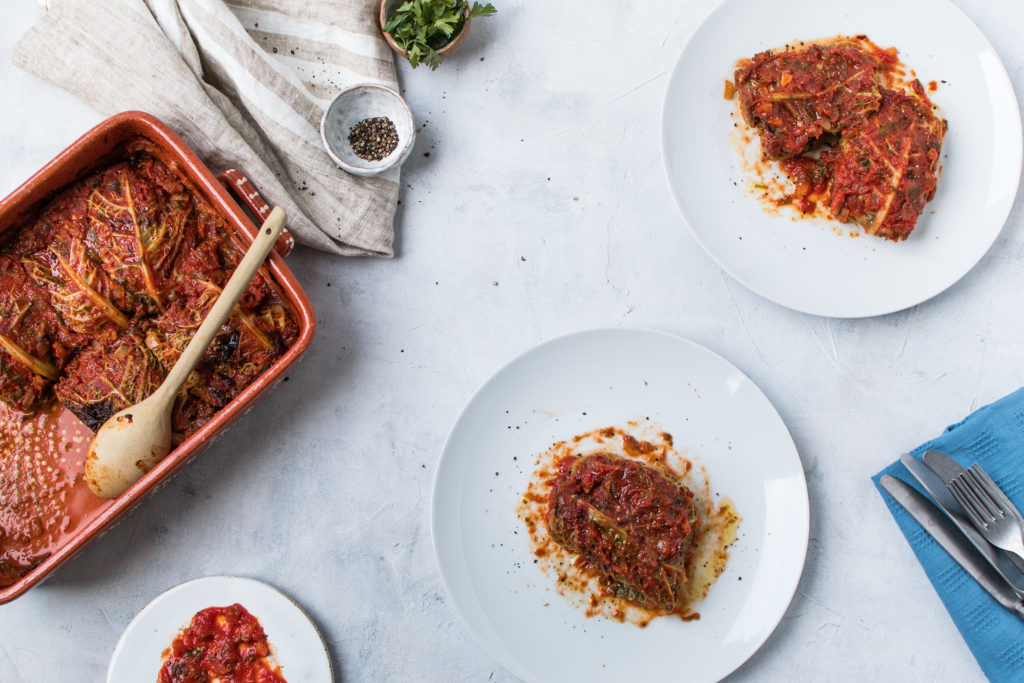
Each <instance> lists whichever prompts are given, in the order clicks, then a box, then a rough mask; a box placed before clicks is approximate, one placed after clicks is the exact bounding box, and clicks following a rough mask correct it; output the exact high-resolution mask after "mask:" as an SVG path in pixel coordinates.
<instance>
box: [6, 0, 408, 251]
mask: <svg viewBox="0 0 1024 683" xmlns="http://www.w3.org/2000/svg"><path fill="white" fill-rule="evenodd" d="M379 7H380V5H379V3H377V2H374V0H101V1H96V0H48V1H46V2H44V3H43V5H42V7H41V10H40V18H39V21H38V22H37V24H36V25H35V26H34V27H33V28H32V29H31V30H29V32H28V33H26V34H25V35H24V36H23V37H22V39H21V40H20V42H19V43H18V45H17V47H16V48H15V52H14V58H13V61H14V64H15V66H18V67H19V68H21V69H24V70H26V71H29V72H31V73H34V74H36V75H38V76H40V77H42V78H44V79H46V80H48V81H50V82H52V83H54V84H56V85H58V86H60V87H62V88H64V89H65V90H68V91H69V92H71V93H73V94H74V95H76V96H77V97H78V98H80V99H81V100H83V101H84V102H85V103H86V104H88V105H90V106H91V107H93V108H94V109H96V110H97V111H99V112H100V113H102V114H106V115H110V114H114V113H117V112H121V111H126V110H131V109H138V110H142V111H147V112H149V113H151V114H154V115H155V116H157V117H158V118H160V119H161V120H163V121H164V122H165V123H167V124H168V125H169V126H171V128H173V129H174V130H175V131H176V132H177V133H178V134H179V135H181V136H182V138H184V140H185V141H186V142H187V143H188V144H189V145H190V146H191V147H192V148H193V149H194V150H195V151H196V153H197V154H198V155H199V156H200V157H201V158H202V159H203V161H205V162H206V163H207V164H208V165H210V166H211V167H212V168H213V170H214V171H215V172H219V171H221V170H224V169H226V168H232V167H234V168H238V169H239V170H241V171H242V172H243V173H245V174H246V175H247V176H249V178H250V179H251V180H252V181H253V182H254V183H255V185H256V186H257V187H258V188H259V189H260V190H261V191H262V192H263V193H264V194H265V195H266V197H267V199H268V201H270V202H271V203H273V204H278V205H280V206H281V207H283V208H284V209H285V211H286V212H287V213H288V219H289V220H288V227H289V229H290V230H291V231H292V233H293V234H294V235H295V238H296V240H297V241H298V242H300V243H301V244H305V245H307V246H310V247H313V248H316V249H321V250H324V251H329V252H333V253H337V254H345V255H363V254H368V255H376V256H392V255H394V250H393V246H392V245H393V243H394V228H393V225H392V224H393V221H394V214H395V208H396V204H397V201H398V171H397V170H393V171H389V172H388V173H387V174H385V175H382V176H378V177H374V178H361V177H356V176H352V175H349V174H348V173H346V172H344V171H342V170H341V169H339V168H338V167H337V166H336V165H335V164H334V162H332V161H331V159H330V157H328V156H327V153H326V152H325V151H324V149H323V147H322V145H321V141H320V117H321V115H322V114H323V111H324V109H325V108H326V106H327V104H328V103H329V102H330V100H331V98H332V97H333V96H334V95H335V94H336V93H337V92H338V90H340V89H341V88H342V87H344V86H347V85H351V84H353V83H359V82H377V83H383V84H386V85H390V86H391V87H396V85H397V83H396V78H395V66H394V62H393V61H392V56H391V50H390V49H389V48H388V46H387V43H385V42H384V40H383V37H382V36H381V33H380V27H379V25H378V23H377V11H378V10H379Z"/></svg>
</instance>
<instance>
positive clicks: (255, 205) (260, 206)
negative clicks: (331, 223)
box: [217, 168, 295, 258]
mask: <svg viewBox="0 0 1024 683" xmlns="http://www.w3.org/2000/svg"><path fill="white" fill-rule="evenodd" d="M217 180H219V181H220V182H221V185H223V186H224V187H225V188H227V191H228V192H229V193H231V195H232V196H234V198H235V199H237V200H238V201H239V202H241V203H242V205H243V206H245V207H246V208H247V209H249V211H251V212H252V214H253V216H255V217H256V221H257V224H259V223H262V222H263V221H265V220H266V219H267V216H269V215H270V210H271V208H272V207H271V206H270V204H268V203H267V200H265V199H264V198H263V195H261V194H260V192H259V190H257V189H256V186H255V185H253V184H252V183H251V182H250V181H249V179H248V178H246V177H245V176H244V175H242V172H241V171H238V170H236V169H233V168H229V169H228V170H226V171H224V172H223V173H221V174H220V175H218V176H217ZM294 248H295V238H294V237H293V236H292V234H291V233H290V232H288V228H285V229H284V230H283V231H282V232H281V236H280V237H278V238H277V244H275V245H274V251H275V252H277V254H278V255H279V256H281V257H282V258H283V257H285V256H287V255H288V254H290V253H292V249H294Z"/></svg>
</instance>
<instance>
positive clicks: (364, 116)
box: [320, 83, 416, 176]
mask: <svg viewBox="0 0 1024 683" xmlns="http://www.w3.org/2000/svg"><path fill="white" fill-rule="evenodd" d="M320 138H321V139H322V140H323V143H324V148H325V149H326V150H327V153H328V154H329V155H330V157H331V159H333V160H334V163H336V164H338V166H340V167H341V168H343V169H344V170H346V171H348V172H349V173H354V174H355V175H362V176H370V175H377V174H379V173H383V172H385V171H387V170H389V169H392V168H396V167H398V166H400V165H401V164H402V162H404V161H405V160H406V159H407V158H408V156H409V153H410V152H411V151H412V144H413V141H414V140H415V138H416V128H415V126H414V123H413V119H412V112H411V111H409V105H407V104H406V103H405V100H404V99H402V96H401V95H399V94H398V93H397V92H396V91H395V90H394V89H392V88H389V87H387V86H386V85H380V84H377V83H362V84H359V85H353V86H350V87H348V88H345V89H344V90H342V91H341V92H339V93H338V94H337V95H336V96H335V98H334V99H333V100H332V101H331V103H330V105H328V107H327V110H326V111H324V116H323V118H322V119H321V120H320Z"/></svg>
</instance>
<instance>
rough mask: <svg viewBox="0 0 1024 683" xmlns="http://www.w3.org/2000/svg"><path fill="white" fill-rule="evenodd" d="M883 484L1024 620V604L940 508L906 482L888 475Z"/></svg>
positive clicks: (932, 534) (975, 576)
mask: <svg viewBox="0 0 1024 683" xmlns="http://www.w3.org/2000/svg"><path fill="white" fill-rule="evenodd" d="M880 484H881V486H882V488H883V489H884V490H885V491H886V492H888V493H889V495H891V496H892V497H893V498H894V499H895V500H896V502H897V503H899V504H900V505H901V506H903V509H904V510H906V511H907V513H908V514H909V515H910V516H911V517H913V518H914V519H915V520H916V521H917V522H918V523H919V524H920V525H921V526H922V527H923V528H924V530H925V531H926V532H927V533H928V534H929V535H930V536H931V537H932V538H934V539H935V541H936V542H937V543H938V544H939V545H940V546H942V548H943V550H945V551H946V552H947V553H949V555H950V556H951V557H952V558H953V559H954V560H955V561H956V562H957V564H959V565H960V566H961V567H963V569H964V571H966V572H967V573H968V574H970V575H971V577H972V578H974V580H975V581H977V582H978V584H979V585H981V587H982V588H983V589H985V591H986V592H987V593H988V594H989V595H991V596H992V597H993V598H995V600H996V601H997V602H998V603H999V604H1000V605H1002V606H1003V607H1005V608H1006V609H1008V610H1010V611H1011V612H1013V613H1014V614H1016V615H1017V616H1018V617H1019V618H1020V619H1021V620H1024V600H1021V597H1020V596H1019V595H1018V594H1017V592H1016V591H1015V590H1013V588H1012V587H1011V586H1010V585H1009V584H1008V583H1007V582H1005V581H1004V580H1003V579H1002V577H1001V576H1000V575H999V573H998V572H997V571H996V570H995V569H994V568H993V567H992V566H991V565H990V564H989V563H988V562H986V561H985V559H984V558H983V557H982V555H981V554H980V553H979V552H978V550H977V549H975V547H974V546H973V545H972V544H971V542H970V541H968V540H967V537H966V536H964V535H963V534H961V533H960V532H959V530H958V529H957V528H956V526H954V525H953V523H952V522H951V521H950V520H949V519H948V518H946V516H945V515H943V514H942V513H941V512H939V509H938V508H937V507H935V506H934V505H933V504H932V503H931V502H929V501H928V499H927V498H925V497H924V495H922V494H921V493H920V492H918V491H917V489H915V488H914V487H913V486H911V485H910V484H908V483H906V482H905V481H903V480H902V479H897V478H896V477H894V476H892V475H889V474H886V475H883V476H882V478H881V481H880Z"/></svg>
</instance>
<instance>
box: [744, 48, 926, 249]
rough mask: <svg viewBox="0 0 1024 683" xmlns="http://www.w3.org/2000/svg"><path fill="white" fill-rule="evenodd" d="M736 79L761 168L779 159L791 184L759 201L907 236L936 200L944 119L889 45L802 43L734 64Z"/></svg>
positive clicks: (871, 230)
mask: <svg viewBox="0 0 1024 683" xmlns="http://www.w3.org/2000/svg"><path fill="white" fill-rule="evenodd" d="M735 79H736V86H735V90H736V92H737V93H738V94H739V99H738V103H739V111H740V113H741V114H742V117H743V120H744V122H745V123H746V124H747V126H749V127H750V129H752V130H755V131H756V132H757V135H758V138H759V139H760V144H761V153H762V156H763V161H764V162H765V163H767V160H779V164H778V166H779V168H780V169H781V171H782V172H783V173H784V174H785V175H786V176H787V177H788V178H789V180H790V181H791V182H792V185H793V187H792V190H790V191H787V192H785V193H783V194H781V196H779V195H778V194H777V193H770V194H771V196H769V193H767V192H766V193H765V194H764V197H765V198H767V199H769V200H770V201H771V203H773V204H775V205H776V206H783V205H790V204H791V205H794V206H795V207H796V208H797V209H798V210H799V211H800V213H801V214H802V215H808V214H811V215H813V214H814V213H815V210H816V209H817V207H818V206H819V205H820V206H821V207H822V208H823V209H824V210H826V211H827V215H828V216H830V217H831V218H833V219H836V220H838V221H840V222H842V223H854V224H857V225H859V226H861V227H862V228H863V229H864V231H865V232H866V233H868V234H871V235H876V236H878V237H882V238H885V239H889V240H892V241H902V240H905V239H906V238H907V237H908V235H909V234H910V233H911V231H913V229H914V227H915V226H916V224H917V220H918V218H919V217H920V216H921V214H922V213H923V211H924V206H925V204H927V202H929V201H930V200H931V199H932V197H933V196H934V194H935V189H936V185H937V178H938V172H939V156H940V153H941V149H942V143H943V139H944V137H945V133H946V122H945V121H944V120H943V119H941V118H939V117H938V116H937V115H936V114H935V112H934V111H933V109H934V106H933V105H932V103H931V101H930V100H929V99H928V96H927V94H926V92H925V89H924V87H923V86H922V85H921V83H920V81H919V80H918V79H917V78H916V76H915V75H914V72H913V71H910V70H908V69H907V68H906V67H905V66H904V65H902V64H901V63H900V62H899V60H898V53H897V51H896V49H895V48H888V49H882V48H880V47H878V46H877V45H875V44H874V43H872V42H871V41H870V40H869V39H868V38H867V37H866V36H863V35H861V36H853V37H839V38H834V39H830V40H827V41H819V42H807V43H804V42H799V43H798V44H790V45H786V46H785V47H782V48H779V49H776V50H769V51H766V52H762V53H759V54H757V55H755V56H754V57H753V58H752V59H744V60H740V62H739V63H738V64H737V68H736V71H735ZM933 83H934V81H933ZM931 89H932V90H934V88H931ZM755 187H757V186H755ZM765 189H767V187H765Z"/></svg>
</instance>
